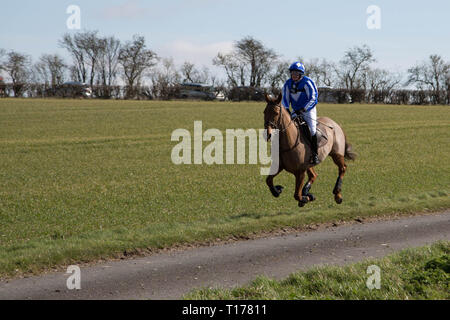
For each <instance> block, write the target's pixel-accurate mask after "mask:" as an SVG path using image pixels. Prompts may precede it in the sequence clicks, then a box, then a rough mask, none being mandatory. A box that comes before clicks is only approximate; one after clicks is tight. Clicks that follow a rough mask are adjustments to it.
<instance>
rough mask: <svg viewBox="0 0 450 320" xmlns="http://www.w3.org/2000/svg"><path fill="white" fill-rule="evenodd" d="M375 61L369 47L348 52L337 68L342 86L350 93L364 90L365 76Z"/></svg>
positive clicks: (365, 46)
mask: <svg viewBox="0 0 450 320" xmlns="http://www.w3.org/2000/svg"><path fill="white" fill-rule="evenodd" d="M374 61H376V60H375V58H374V57H373V53H372V50H371V49H370V48H369V47H368V46H367V45H363V46H361V47H354V48H352V49H349V50H347V51H346V52H345V55H344V57H343V59H342V60H341V61H340V63H339V65H338V66H335V72H336V75H337V76H338V78H339V80H340V85H341V86H343V87H344V88H346V89H349V90H350V91H353V90H354V89H362V88H363V87H364V74H365V73H366V72H367V71H368V70H369V68H370V64H371V63H372V62H374Z"/></svg>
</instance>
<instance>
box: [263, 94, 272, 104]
mask: <svg viewBox="0 0 450 320" xmlns="http://www.w3.org/2000/svg"><path fill="white" fill-rule="evenodd" d="M264 97H265V98H266V102H267V103H272V102H273V101H272V98H270V96H269V95H268V94H267V93H264Z"/></svg>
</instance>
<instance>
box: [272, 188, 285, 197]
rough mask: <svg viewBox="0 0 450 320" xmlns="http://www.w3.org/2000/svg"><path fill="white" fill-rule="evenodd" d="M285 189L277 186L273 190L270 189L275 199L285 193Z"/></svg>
mask: <svg viewBox="0 0 450 320" xmlns="http://www.w3.org/2000/svg"><path fill="white" fill-rule="evenodd" d="M283 189H284V187H283V186H275V187H274V188H273V189H270V191H271V192H272V195H273V196H274V197H275V198H278V197H279V196H280V194H281V193H282V192H283Z"/></svg>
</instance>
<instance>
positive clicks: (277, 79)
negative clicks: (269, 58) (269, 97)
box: [267, 61, 291, 95]
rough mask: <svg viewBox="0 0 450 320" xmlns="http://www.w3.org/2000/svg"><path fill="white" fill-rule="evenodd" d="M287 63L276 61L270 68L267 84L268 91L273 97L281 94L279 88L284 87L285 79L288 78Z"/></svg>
mask: <svg viewBox="0 0 450 320" xmlns="http://www.w3.org/2000/svg"><path fill="white" fill-rule="evenodd" d="M290 76H291V75H290V74H289V61H278V62H276V64H275V66H274V67H273V68H272V71H271V72H270V73H269V74H268V76H267V82H268V85H269V86H270V90H271V91H272V93H273V94H274V95H277V94H279V93H280V92H281V90H280V88H281V87H282V86H283V85H284V83H285V82H286V80H287V79H289V78H290Z"/></svg>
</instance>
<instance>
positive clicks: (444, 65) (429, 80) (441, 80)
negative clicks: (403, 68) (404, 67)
mask: <svg viewBox="0 0 450 320" xmlns="http://www.w3.org/2000/svg"><path fill="white" fill-rule="evenodd" d="M449 72H450V64H449V63H448V62H445V61H444V59H443V58H442V57H441V56H439V55H437V54H433V55H431V56H430V58H429V61H428V62H423V63H421V64H419V65H416V66H414V67H412V68H410V69H408V81H407V84H415V85H416V87H417V88H418V89H422V90H423V89H426V90H431V91H432V94H433V98H434V103H438V104H441V103H444V102H445V100H446V96H448V93H447V94H446V91H447V90H448V81H449V80H448V76H449Z"/></svg>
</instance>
